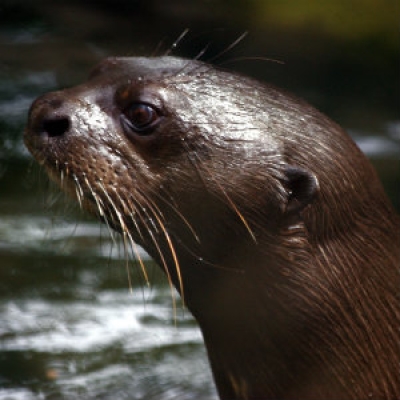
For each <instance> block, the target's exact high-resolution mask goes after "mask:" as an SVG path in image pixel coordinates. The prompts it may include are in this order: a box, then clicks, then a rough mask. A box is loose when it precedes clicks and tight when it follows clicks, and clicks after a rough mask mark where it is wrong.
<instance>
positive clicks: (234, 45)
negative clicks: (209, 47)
mask: <svg viewBox="0 0 400 400" xmlns="http://www.w3.org/2000/svg"><path fill="white" fill-rule="evenodd" d="M247 35H248V32H247V31H245V32H243V33H242V34H241V35H240V36H239V37H238V38H237V39H236V40H235V41H233V42H232V43H231V44H230V45H229V46H228V47H227V48H225V49H224V50H222V51H221V52H219V53H218V54H217V55H216V56H214V57H212V58H211V59H209V60H208V62H209V63H211V62H215V61H216V60H218V58H221V57H222V56H223V55H224V54H226V53H227V52H228V51H231V50H232V49H233V48H235V47H236V46H237V45H238V44H239V43H240V42H241V41H242V40H243V39H244V38H245V37H246V36H247Z"/></svg>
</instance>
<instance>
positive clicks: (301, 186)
mask: <svg viewBox="0 0 400 400" xmlns="http://www.w3.org/2000/svg"><path fill="white" fill-rule="evenodd" d="M285 176H286V179H285V186H286V189H287V191H288V200H287V204H286V210H285V213H286V214H297V213H299V212H300V211H301V210H302V209H303V208H304V207H306V206H307V205H308V204H310V203H311V202H312V201H313V200H314V197H315V195H316V194H317V192H318V188H319V183H318V179H317V177H316V176H315V175H314V174H313V173H312V172H310V171H307V170H305V169H302V168H300V167H295V166H293V165H289V166H287V167H286V169H285Z"/></svg>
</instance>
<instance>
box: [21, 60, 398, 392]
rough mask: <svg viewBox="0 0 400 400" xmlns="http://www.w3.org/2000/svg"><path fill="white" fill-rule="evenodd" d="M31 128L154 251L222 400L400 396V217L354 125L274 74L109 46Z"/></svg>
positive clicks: (97, 201)
mask: <svg viewBox="0 0 400 400" xmlns="http://www.w3.org/2000/svg"><path fill="white" fill-rule="evenodd" d="M25 143H26V145H27V146H28V148H29V150H30V151H31V152H32V154H33V155H34V156H35V158H36V159H37V160H38V162H39V163H40V164H42V165H43V166H44V168H45V169H46V171H47V172H48V173H49V175H50V176H51V177H52V178H53V179H54V180H56V181H57V182H59V184H60V186H61V187H62V188H63V189H64V190H65V191H67V192H69V193H70V194H71V195H72V196H74V197H75V198H76V199H77V200H78V201H79V202H80V203H81V205H82V207H83V208H84V209H86V210H88V211H90V212H91V213H93V214H95V215H97V216H98V217H99V218H100V219H101V220H103V221H104V222H106V223H107V224H108V225H110V226H111V227H113V228H114V229H116V230H117V231H119V232H121V234H122V235H123V238H124V240H125V241H126V242H127V243H132V245H133V242H136V243H139V244H140V245H141V246H143V247H144V248H145V249H146V250H147V252H148V253H149V254H150V255H151V256H152V257H153V258H154V259H155V260H156V261H157V262H158V264H159V265H160V267H161V268H162V269H163V270H164V271H165V273H166V274H167V276H168V279H169V280H170V281H171V282H173V284H174V285H175V287H176V288H177V290H178V291H179V292H180V294H181V296H182V298H183V299H184V302H185V304H186V305H187V307H188V308H189V310H190V311H191V312H192V313H193V315H194V316H195V318H196V319H197V321H198V322H199V325H200V328H201V330H202V333H203V336H204V341H205V344H206V346H207V351H208V356H209V360H210V363H211V367H212V371H213V375H214V378H215V383H216V386H217V390H218V393H219V395H220V397H221V399H229V400H232V399H306V400H311V399H316V400H322V399H324V400H327V399H333V400H345V399H357V400H360V399H374V400H376V399H400V375H399V372H400V370H399V366H400V330H399V328H400V311H399V289H400V275H399V265H400V249H399V248H400V223H399V218H398V216H397V215H396V214H395V212H394V210H393V209H392V206H391V205H390V203H389V201H388V199H387V198H386V195H385V193H384V191H383V189H382V186H381V184H380V182H379V180H378V178H377V175H376V173H375V171H374V170H373V168H372V166H371V164H370V163H369V162H368V160H367V159H366V158H365V156H364V155H363V154H362V153H361V151H360V150H359V149H358V148H357V146H356V145H355V144H354V143H353V141H352V140H351V139H350V138H349V136H348V135H347V134H346V133H345V132H344V131H343V130H342V129H341V128H340V127H339V126H338V125H336V124H335V123H334V122H332V121H331V120H329V119H328V118H327V117H326V116H324V115H323V114H321V113H320V112H318V111H317V110H315V109H314V108H312V107H311V106H309V105H308V104H307V103H305V102H304V101H302V100H299V99H297V98H296V97H294V96H292V95H290V94H288V93H285V92H284V91H282V90H280V89H277V88H275V87H273V86H270V85H266V84H261V83H259V82H257V81H254V80H252V79H249V78H246V77H243V76H240V75H236V74H232V73H229V72H226V71H224V70H221V69H217V68H214V67H212V66H210V65H207V64H205V63H202V62H199V61H194V60H186V59H180V58H175V57H160V58H108V59H106V60H105V61H103V62H102V63H100V65H99V66H98V67H96V68H95V69H94V71H93V72H92V73H91V75H90V78H89V79H88V81H87V82H85V83H83V84H82V85H79V86H76V87H74V88H70V89H66V90H62V91H57V92H53V93H48V94H45V95H44V96H41V97H40V98H38V99H37V100H36V101H35V102H34V104H33V105H32V108H31V110H30V114H29V122H28V126H27V129H26V132H25Z"/></svg>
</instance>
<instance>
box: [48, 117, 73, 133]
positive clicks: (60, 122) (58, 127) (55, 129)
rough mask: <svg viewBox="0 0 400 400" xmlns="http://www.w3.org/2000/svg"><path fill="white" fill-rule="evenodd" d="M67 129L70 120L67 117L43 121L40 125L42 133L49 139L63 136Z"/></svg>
mask: <svg viewBox="0 0 400 400" xmlns="http://www.w3.org/2000/svg"><path fill="white" fill-rule="evenodd" d="M69 128H70V120H69V118H67V117H60V118H52V119H45V120H44V121H43V123H42V131H43V133H47V135H48V136H49V137H56V136H63V135H64V134H65V133H67V132H68V131H69Z"/></svg>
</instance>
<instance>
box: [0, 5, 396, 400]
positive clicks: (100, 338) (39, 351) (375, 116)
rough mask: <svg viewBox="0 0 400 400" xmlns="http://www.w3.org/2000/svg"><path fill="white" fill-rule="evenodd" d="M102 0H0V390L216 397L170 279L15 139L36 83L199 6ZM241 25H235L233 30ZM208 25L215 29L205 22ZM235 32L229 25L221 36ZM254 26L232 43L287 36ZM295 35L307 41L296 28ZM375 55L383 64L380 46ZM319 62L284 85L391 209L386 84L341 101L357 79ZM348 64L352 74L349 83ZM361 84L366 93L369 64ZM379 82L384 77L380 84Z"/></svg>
mask: <svg viewBox="0 0 400 400" xmlns="http://www.w3.org/2000/svg"><path fill="white" fill-rule="evenodd" d="M11 3H12V2H11ZM11 3H10V4H11ZM106 3H107V2H103V3H102V6H101V7H103V8H98V9H94V10H93V9H90V8H86V7H84V6H82V7H81V8H80V6H78V5H76V4H75V5H68V6H66V3H65V4H64V3H63V2H57V4H58V6H56V5H54V4H53V3H51V4H53V5H50V4H46V3H42V2H40V1H38V2H37V6H35V7H33V6H28V5H26V4H25V3H23V2H22V3H21V4H20V3H18V2H16V3H15V5H14V6H13V7H15V9H12V10H13V12H10V8H8V9H7V8H6V7H3V8H1V7H0V20H1V18H2V16H3V15H7V17H4V19H2V20H1V21H2V25H1V26H0V400H36V399H55V400H59V399H110V400H111V399H113V400H114V399H162V400H163V399H177V398H179V399H216V393H215V389H214V386H213V382H212V378H211V373H210V370H209V366H208V362H207V358H206V354H205V349H204V346H203V344H202V338H201V334H200V331H199V329H198V327H197V325H196V322H195V321H194V320H193V318H192V317H191V315H190V313H189V312H188V311H187V310H185V309H183V308H182V305H181V304H180V303H179V299H177V301H178V303H177V307H176V309H175V311H176V312H175V311H174V307H173V301H172V295H171V291H170V288H169V286H168V284H167V282H166V280H165V278H164V277H163V276H162V274H161V273H160V271H159V269H158V267H157V266H155V265H154V264H153V263H152V261H151V260H150V259H148V258H147V257H146V255H145V254H144V253H142V257H143V258H144V259H145V260H146V266H147V269H148V272H149V275H150V281H151V286H147V285H146V283H145V282H144V279H143V276H142V274H141V272H140V268H139V267H138V266H137V265H136V264H135V262H134V261H132V260H131V261H130V262H129V265H128V269H127V265H126V260H125V254H124V249H123V246H121V244H120V242H119V240H118V238H116V239H115V240H116V243H115V241H114V240H113V239H112V238H111V237H110V234H109V232H108V231H107V229H106V227H104V226H101V224H100V223H98V222H96V221H93V220H92V219H90V218H88V217H86V216H85V215H82V213H81V212H80V211H79V210H78V209H77V207H76V206H73V205H71V204H69V202H68V201H66V200H65V198H64V196H63V195H60V193H59V191H58V190H56V189H54V188H53V187H52V186H51V185H49V183H48V181H47V178H46V177H45V176H44V174H43V172H42V171H41V170H40V168H38V167H37V166H36V165H35V164H34V163H32V161H31V157H30V155H29V154H28V152H27V151H26V149H25V148H24V146H23V143H22V140H21V135H22V130H23V126H24V124H25V121H26V116H27V111H28V108H29V106H30V104H31V102H32V101H33V100H34V99H35V98H36V97H37V96H38V95H39V94H41V93H44V92H46V91H49V90H53V89H55V88H58V87H61V86H64V85H67V84H75V83H77V82H80V81H81V80H82V79H84V78H85V76H86V75H87V72H88V71H89V69H90V67H91V66H92V65H93V64H95V63H96V62H97V61H98V60H99V59H101V58H102V57H104V56H105V55H108V54H120V55H129V54H132V53H133V52H135V53H138V54H150V53H151V52H153V51H154V49H155V48H156V47H157V45H158V44H159V43H161V41H162V39H163V38H165V37H167V38H168V40H169V43H172V42H173V38H176V37H177V36H178V35H179V33H180V32H182V30H183V28H185V27H186V26H195V27H196V26H198V25H197V24H198V20H197V18H204V16H203V14H201V16H200V17H198V16H197V14H196V15H194V14H193V15H192V14H185V18H183V19H182V21H183V22H182V23H181V25H182V27H181V26H179V24H178V25H174V26H173V27H171V26H169V25H168V21H171V18H172V17H171V13H172V11H171V10H175V11H174V12H177V8H176V6H175V8H171V10H169V11H168V13H167V11H165V13H164V14H160V15H159V17H160V18H159V20H157V21H156V20H155V18H156V17H155V16H154V15H155V14H154V13H156V7H155V6H154V7H155V8H154V10H153V11H154V13H153V14H151V16H150V17H149V15H148V14H146V13H145V11H143V10H144V9H145V8H143V9H142V11H140V10H139V11H137V10H136V9H134V11H132V8H129V7H128V6H126V4H125V3H124V2H122V1H121V2H119V4H120V6H121V7H122V5H123V4H125V6H126V7H128V9H129V10H130V11H129V12H130V13H129V17H128V22H129V23H128V22H127V19H126V18H127V16H126V15H123V14H124V12H120V13H117V12H115V10H111V9H112V8H113V7H110V12H107V13H104V9H105V7H106V6H105V4H106ZM139 3H140V2H135V4H136V5H137V6H138V7H139ZM178 3H179V2H175V3H174V4H175V5H176V4H178ZM13 4H14V3H13ZM62 4H63V6H64V8H62V6H61V5H62ZM154 4H158V3H157V2H154ZM10 7H11V6H10ZM60 7H61V8H60ZM130 7H133V6H130ZM143 7H144V6H143ZM133 8H134V7H133ZM5 10H6V11H7V10H8V14H4V13H5ZM111 11H112V12H111ZM158 11H159V10H158ZM163 12H164V11H163ZM182 12H183V11H182ZM186 12H188V10H186ZM2 13H3V14H2ZM141 13H142V14H141ZM143 13H144V14H143ZM199 15H200V14H199ZM224 15H226V13H225V14H224ZM71 16H73V18H72V17H71ZM161 17H162V18H161ZM146 18H147V19H146ZM168 18H169V19H168ZM191 18H192V19H191ZM149 23H151V26H152V29H151V30H149V26H148V24H149ZM227 23H228V22H226V21H225V22H218V23H216V26H217V27H218V26H220V25H221V24H222V25H224V24H225V25H226V24H227ZM225 25H224V26H225ZM116 26H118V28H119V29H115V27H116ZM245 28H247V26H246V24H244V25H243V26H240V28H238V29H239V30H240V32H243V31H244V30H245ZM204 30H206V28H205V27H202V30H201V35H197V36H196V35H193V40H192V41H188V42H186V43H182V45H181V49H182V51H183V53H184V54H186V55H188V56H191V55H193V54H195V53H196V52H198V51H199V48H198V46H199V44H198V43H199V42H200V43H201V48H202V47H204V46H205V44H207V40H206V39H205V37H206V35H205V34H204ZM129 32H130V33H129ZM212 32H213V33H212V34H211V35H210V36H211V37H213V38H215V36H216V33H215V32H217V31H216V30H214V31H212ZM199 36H201V37H203V38H204V39H201V40H199V39H198V37H199ZM234 37H235V36H234V35H228V39H226V38H225V39H224V40H223V41H222V45H221V46H222V48H223V47H224V46H225V47H226V43H227V42H229V41H233V40H234ZM265 37H268V35H260V36H259V38H258V39H256V40H250V41H249V42H247V45H246V44H245V45H243V47H242V51H243V52H244V54H245V55H249V54H250V55H252V54H260V52H261V51H262V50H260V49H263V48H265V46H267V48H268V49H269V50H268V51H267V52H266V54H267V55H268V56H269V55H271V54H272V55H273V54H274V52H277V49H279V50H281V51H284V50H285V48H290V46H288V43H289V42H288V41H287V37H286V36H283V39H285V40H286V41H285V40H282V41H281V42H280V41H279V40H276V39H274V38H272V39H270V42H268V45H265V44H263V42H262V41H263V40H264V39H263V38H265ZM280 38H282V37H281V36H280ZM168 40H167V42H168ZM265 40H267V39H265ZM296 40H299V39H298V36H296ZM304 40H305V41H306V42H307V46H311V45H310V42H309V41H307V36H306V37H305V39H304ZM275 42H276V43H277V44H276V46H277V47H274V44H275ZM278 42H280V43H282V44H279V43H278ZM316 42H318V40H316ZM188 43H189V44H193V46H192V47H190V46H189V44H188ZM257 43H258V45H259V47H258V48H257V50H254V46H256V45H257ZM293 43H295V42H293ZM296 43H297V42H296ZM196 46H197V47H196ZM246 46H247V48H246ZM167 47H168V46H167ZM317 47H318V46H317ZM322 47H323V48H322ZM322 47H318V48H315V49H314V50H313V57H314V55H315V58H316V59H317V58H319V59H321V60H326V59H329V57H330V56H331V52H329V51H328V50H329V46H322ZM132 49H134V51H133V50H132ZM246 49H247V50H246ZM235 51H236V50H232V53H231V54H232V56H231V57H232V58H233V57H234V56H235V55H239V56H240V50H239V49H238V50H237V51H238V52H239V54H237V53H235ZM316 51H321V52H322V53H318V54H316V53H315V52H316ZM323 51H326V52H325V53H323ZM368 51H370V47H368ZM215 52H218V50H215ZM314 53H315V54H314ZM264 54H265V53H264ZM292 55H293V54H292ZM369 57H371V56H370V55H369ZM289 58H290V57H289ZM360 59H361V60H362V59H363V57H362V56H361V54H360ZM377 59H379V61H380V62H381V63H382V65H385V63H384V62H383V61H382V60H383V58H382V56H381V55H380V54H378V55H377ZM297 61H298V62H299V64H296V63H294V61H292V64H291V65H290V66H289V67H288V68H289V69H282V67H281V66H276V65H274V64H265V63H264V64H256V65H255V64H252V63H251V62H248V63H247V66H248V68H249V71H248V73H250V74H253V75H255V76H257V74H260V71H259V68H260V65H261V66H262V69H263V72H262V73H263V74H264V75H263V77H264V78H265V79H267V77H266V76H267V75H268V76H270V75H272V76H273V77H283V78H280V79H283V81H285V80H286V83H288V84H290V83H293V81H294V80H296V77H297V78H298V77H299V75H296V74H293V71H294V70H296V65H304V64H302V63H303V62H307V61H304V60H303V58H301V60H297ZM341 62H345V61H343V60H341ZM293 63H294V64H293ZM361 64H362V63H361V62H360V64H359V65H361ZM243 65H246V63H244V64H243V63H242V64H238V65H236V66H237V67H238V68H240V67H241V66H243ZM372 65H373V66H374V68H376V65H377V64H372ZM379 65H380V64H379ZM232 66H233V67H235V64H233V65H232ZM252 68H253V69H252ZM291 68H292V69H291ZM371 68H372V67H371ZM382 68H383V67H382ZM385 68H386V67H385ZM320 69H321V71H322V72H321V75H322V74H323V72H324V73H325V75H324V79H319V81H318V82H317V83H316V87H314V88H310V85H311V84H312V83H313V82H314V79H313V78H314V76H313V70H312V69H311V70H310V71H309V72H308V75H307V79H306V80H305V83H304V86H301V85H300V86H296V84H294V86H293V87H292V90H294V91H296V93H298V94H300V95H306V97H307V94H308V95H309V97H308V99H309V100H311V101H313V100H316V102H315V101H313V102H314V104H317V106H319V107H320V108H322V109H324V111H327V112H328V114H330V115H332V114H333V116H334V117H335V119H337V120H338V121H339V122H340V123H341V124H343V125H345V127H346V128H349V131H350V132H351V134H352V135H353V136H354V137H355V139H356V140H357V142H358V144H359V146H360V147H361V148H362V150H363V151H365V152H366V153H367V154H368V155H369V157H370V158H371V159H372V161H373V163H374V165H375V166H376V168H377V169H378V172H379V174H380V176H381V179H382V181H383V183H384V185H385V188H386V190H387V192H388V193H389V195H390V197H391V199H392V201H393V203H394V204H395V205H396V207H398V208H400V200H399V197H400V196H399V190H398V187H399V186H398V183H399V174H400V135H399V132H400V122H399V119H398V115H397V111H396V112H395V111H393V110H394V109H395V105H393V104H392V103H393V102H391V101H390V98H391V95H390V93H391V92H390V93H389V94H388V96H386V97H388V99H389V100H387V99H386V97H385V96H382V97H381V98H380V99H381V102H382V103H380V104H377V102H376V100H374V101H372V100H371V97H372V96H365V95H364V93H363V92H360V93H359V94H358V97H357V96H356V97H355V98H350V100H348V101H349V103H346V101H347V100H346V99H347V98H348V96H347V94H348V92H351V93H353V94H354V93H357V90H356V89H355V87H349V88H345V87H343V86H340V83H338V82H341V79H342V76H341V75H335V73H334V71H335V69H334V68H331V69H329V68H325V69H323V65H322V64H321V66H320ZM328 70H329V71H328ZM288 71H289V72H288ZM332 71H333V72H332ZM385 71H386V72H385V73H384V74H380V75H379V73H380V72H382V71H376V70H374V72H376V74H378V75H379V76H380V79H383V78H382V76H384V77H389V78H388V79H390V82H389V83H390V84H389V83H388V84H387V85H386V87H395V86H396V85H394V84H393V82H392V80H393V79H392V77H393V74H392V75H391V74H390V71H391V70H385ZM387 71H389V73H388V72H387ZM328 72H329V73H331V75H329V74H328ZM346 76H347V75H346ZM359 76H362V74H358V72H357V73H356V75H355V76H354V80H355V81H356V82H358V81H357V79H359ZM288 77H289V78H288ZM292 77H295V78H292ZM320 78H321V77H320ZM347 78H349V77H348V76H347ZM335 79H336V83H337V84H335V83H334V82H335ZM360 79H361V78H360ZM278 80H279V78H278ZM324 82H329V84H330V85H331V86H335V87H336V88H339V87H340V88H342V89H343V92H342V97H340V96H339V98H340V100H341V102H340V107H337V105H338V93H337V92H335V93H334V96H333V97H332V96H329V95H327V93H330V94H331V95H332V91H331V92H329V90H328V88H327V87H326V86H324ZM357 84H358V83H357ZM363 84H364V86H363V87H366V88H368V90H370V92H371V93H375V92H376V90H377V89H376V86H374V84H375V80H371V79H369V78H368V74H367V75H366V78H365V81H363ZM379 85H380V86H379ZM379 85H378V86H379V87H381V86H383V87H385V82H384V81H382V82H380V83H379ZM289 86H290V85H289ZM355 86H357V85H355ZM318 90H319V91H318ZM337 90H338V89H337ZM346 90H348V92H347V91H346ZM332 99H333V100H332ZM350 103H351V104H350ZM354 104H357V107H354V108H355V111H354V113H351V112H350V111H351V110H352V109H353V107H352V105H354ZM345 109H346V112H344V110H345ZM349 110H350V111H349ZM359 110H363V113H362V114H361V115H360V111H359ZM335 113H337V114H335ZM128 270H129V275H130V278H131V281H132V287H130V285H129V279H128ZM131 289H132V291H131ZM175 296H177V295H176V293H175ZM175 314H176V315H175Z"/></svg>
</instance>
